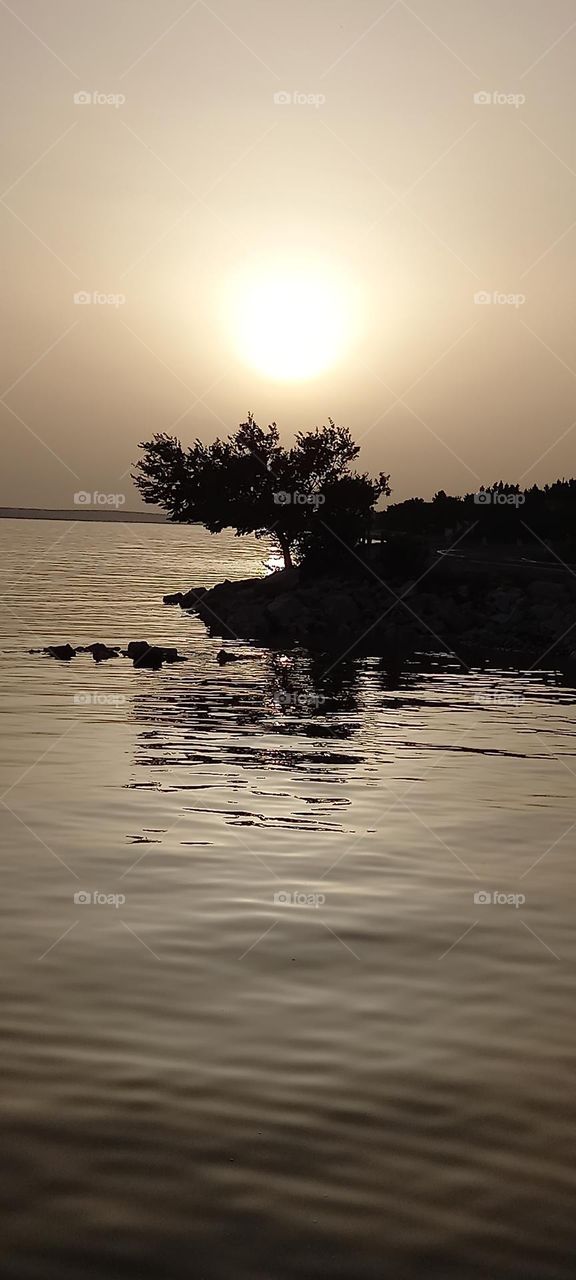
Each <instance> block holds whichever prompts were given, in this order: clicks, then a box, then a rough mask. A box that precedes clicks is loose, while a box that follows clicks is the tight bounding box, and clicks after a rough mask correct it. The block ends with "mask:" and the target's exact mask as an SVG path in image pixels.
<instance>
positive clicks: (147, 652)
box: [133, 645, 164, 671]
mask: <svg viewBox="0 0 576 1280" xmlns="http://www.w3.org/2000/svg"><path fill="white" fill-rule="evenodd" d="M163 661H164V658H163V654H162V650H161V649H159V648H158V647H157V645H146V648H145V649H144V650H139V651H138V653H136V654H135V655H134V657H133V662H134V666H135V667H150V668H151V669H152V670H153V671H158V670H159V669H160V667H161V666H162V663H163Z"/></svg>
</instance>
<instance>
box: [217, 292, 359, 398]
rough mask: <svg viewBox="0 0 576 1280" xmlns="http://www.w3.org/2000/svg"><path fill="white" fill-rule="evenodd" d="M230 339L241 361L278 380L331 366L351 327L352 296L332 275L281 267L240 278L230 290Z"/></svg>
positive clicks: (341, 351)
mask: <svg viewBox="0 0 576 1280" xmlns="http://www.w3.org/2000/svg"><path fill="white" fill-rule="evenodd" d="M232 324H233V340H234V343H235V346H236V349H237V351H238V354H239V355H240V357H241V359H242V360H243V361H244V362H245V363H246V364H248V365H250V366H251V368H253V369H256V370H258V372H259V373H261V374H263V375H264V376H265V377H268V378H273V379H276V380H278V381H281V380H282V381H284V380H285V381H293V380H297V379H305V378H313V377H315V376H317V375H318V374H321V373H323V372H324V371H325V370H327V369H330V368H332V367H333V366H334V365H335V364H336V363H337V361H338V360H339V359H340V358H341V357H342V356H343V354H344V353H345V351H346V349H347V347H348V346H349V345H350V343H351V341H352V338H353V335H354V329H355V304H354V298H353V293H352V290H351V289H350V287H349V286H348V285H347V284H346V282H345V281H343V280H341V279H339V278H338V277H337V276H336V275H335V274H334V273H331V272H328V271H320V270H318V269H316V270H315V269H312V268H304V267H300V268H294V269H291V268H290V267H285V268H283V269H271V270H268V271H262V272H261V273H260V274H258V275H254V274H251V275H246V276H244V277H242V279H240V280H238V281H236V283H235V285H234V287H233V303H232Z"/></svg>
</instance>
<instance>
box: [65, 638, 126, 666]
mask: <svg viewBox="0 0 576 1280" xmlns="http://www.w3.org/2000/svg"><path fill="white" fill-rule="evenodd" d="M76 652H77V653H91V654H92V657H93V659H94V661H95V662H104V661H105V660H106V659H107V658H117V657H118V656H119V653H120V650H119V649H112V648H111V647H110V645H107V644H101V643H100V641H96V642H95V643H94V644H85V645H81V646H80V648H79V649H77V651H76Z"/></svg>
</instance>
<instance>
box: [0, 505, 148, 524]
mask: <svg viewBox="0 0 576 1280" xmlns="http://www.w3.org/2000/svg"><path fill="white" fill-rule="evenodd" d="M0 520H73V521H77V520H105V521H106V522H107V523H108V524H167V523H168V522H167V520H166V516H165V515H163V514H162V512H161V511H158V512H156V511H124V510H123V509H121V510H119V511H116V510H114V511H111V510H109V509H108V510H104V509H103V508H102V507H81V506H78V507H73V509H72V511H50V510H49V509H47V508H44V507H0Z"/></svg>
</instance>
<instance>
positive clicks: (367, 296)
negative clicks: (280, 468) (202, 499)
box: [0, 0, 576, 508]
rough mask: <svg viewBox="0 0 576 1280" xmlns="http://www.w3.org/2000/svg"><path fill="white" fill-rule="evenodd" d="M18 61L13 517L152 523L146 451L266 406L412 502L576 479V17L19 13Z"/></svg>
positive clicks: (569, 7)
mask: <svg viewBox="0 0 576 1280" xmlns="http://www.w3.org/2000/svg"><path fill="white" fill-rule="evenodd" d="M0 42H1V46H2V50H3V54H2V60H3V69H2V94H3V98H4V102H3V119H4V130H3V146H2V151H1V163H2V179H1V180H2V192H3V195H2V203H1V204H0V220H1V225H2V236H3V241H4V245H5V246H6V250H7V252H6V259H5V261H6V264H7V269H6V270H5V272H4V282H3V289H2V308H3V313H4V314H3V333H4V340H3V344H2V348H3V368H2V387H3V391H2V397H3V399H2V404H1V405H0V414H1V419H0V420H1V424H2V439H3V449H2V457H3V467H2V473H3V485H2V488H1V490H0V503H3V504H12V505H16V504H21V505H30V506H47V507H51V506H56V507H69V506H71V505H72V502H73V494H74V492H75V491H77V490H84V491H88V492H92V491H100V492H112V493H117V492H121V493H122V492H124V493H125V494H126V505H127V506H128V507H134V508H135V507H138V506H139V505H140V503H139V501H138V498H137V495H136V494H135V492H134V490H133V489H132V486H131V483H130V480H129V477H128V474H127V469H128V468H129V467H130V464H131V462H132V461H133V460H134V459H135V457H136V455H137V442H138V440H139V439H142V438H147V437H149V436H150V435H151V434H152V433H153V432H155V431H168V432H173V433H175V434H178V435H179V436H180V437H181V438H182V439H183V440H186V439H192V438H194V437H195V436H200V438H202V439H204V440H209V439H211V438H213V437H214V436H215V435H216V434H223V433H225V432H226V431H228V430H232V429H234V428H235V426H236V425H237V424H238V422H240V421H241V420H243V419H244V418H245V416H246V413H247V411H248V410H252V411H253V413H254V415H255V417H256V419H257V421H259V422H260V423H266V422H268V421H272V420H276V421H277V422H278V425H279V427H280V429H281V431H282V433H283V434H285V436H286V438H289V436H290V434H291V433H292V432H293V431H294V430H297V429H301V428H309V427H312V426H314V425H319V424H321V423H322V422H325V421H326V420H327V419H328V417H329V416H331V417H333V418H334V419H335V420H336V421H337V422H339V423H342V424H343V425H345V426H348V427H349V428H350V430H351V431H352V434H353V435H354V437H355V438H356V439H357V440H358V441H359V442H361V444H362V454H361V462H362V464H363V465H364V466H365V467H366V468H368V469H371V470H374V471H375V470H380V469H383V470H385V471H387V472H391V476H392V486H393V489H394V497H395V498H401V497H406V496H408V495H409V494H412V493H420V494H422V495H423V496H429V495H431V494H432V493H433V492H434V491H435V490H436V489H438V488H440V487H442V488H445V489H447V490H449V491H453V492H463V491H465V490H470V489H476V488H477V487H478V485H479V483H485V484H487V483H490V482H491V481H493V480H495V479H498V478H501V477H502V478H505V479H511V480H515V481H519V482H520V483H521V484H524V485H528V484H531V483H533V482H543V481H546V480H550V479H554V478H555V477H556V476H558V475H563V474H564V475H568V474H574V472H575V471H576V467H575V461H576V427H574V428H573V424H574V423H576V409H575V407H574V406H575V400H576V396H575V390H576V344H575V338H576V323H575V301H574V271H573V264H574V247H575V244H576V134H575V131H574V127H573V123H574V118H575V105H576V104H575V98H576V87H575V83H576V82H575V77H574V64H575V55H576V9H575V8H574V4H573V0H549V2H548V3H546V4H544V3H543V0H410V2H409V3H405V2H404V0H395V3H392V2H391V0H390V2H389V3H386V0H383V2H382V3H381V2H380V0H291V3H290V4H287V3H285V0H210V3H205V0H196V3H192V4H188V5H187V4H186V2H185V0H162V3H160V0H10V3H9V4H8V3H4V2H3V0H1V2H0ZM75 295H76V297H75ZM78 295H80V297H78ZM86 297H87V298H88V301H86ZM300 316H301V317H302V318H301V320H300Z"/></svg>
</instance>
